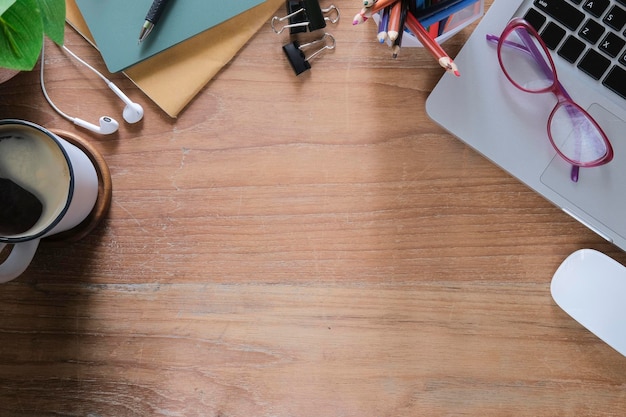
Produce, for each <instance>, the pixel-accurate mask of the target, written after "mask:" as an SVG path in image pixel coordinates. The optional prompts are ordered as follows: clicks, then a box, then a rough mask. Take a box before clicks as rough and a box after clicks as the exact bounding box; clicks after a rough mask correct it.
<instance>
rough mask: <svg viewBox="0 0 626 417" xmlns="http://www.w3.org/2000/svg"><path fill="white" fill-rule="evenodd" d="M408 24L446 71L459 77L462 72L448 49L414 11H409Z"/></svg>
mask: <svg viewBox="0 0 626 417" xmlns="http://www.w3.org/2000/svg"><path fill="white" fill-rule="evenodd" d="M406 26H407V27H408V28H409V30H410V31H411V32H413V34H414V35H415V37H416V38H417V39H418V40H419V41H420V42H421V43H422V45H424V48H426V49H427V50H428V51H429V52H430V53H431V54H432V56H433V57H435V59H436V60H437V61H438V62H439V65H441V66H442V67H443V68H445V70H446V71H448V72H451V73H453V74H454V75H456V76H457V77H459V76H460V75H461V74H460V73H459V69H458V68H457V66H456V64H455V63H454V61H453V60H452V58H450V57H449V56H448V54H447V53H446V51H444V50H443V48H442V47H441V45H439V44H438V43H437V41H436V40H435V39H433V37H432V36H430V34H429V33H428V32H427V31H426V29H424V26H422V24H421V23H420V22H419V20H417V19H416V18H415V16H413V14H412V13H410V12H409V13H407V15H406Z"/></svg>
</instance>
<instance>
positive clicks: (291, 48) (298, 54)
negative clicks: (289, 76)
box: [283, 33, 336, 75]
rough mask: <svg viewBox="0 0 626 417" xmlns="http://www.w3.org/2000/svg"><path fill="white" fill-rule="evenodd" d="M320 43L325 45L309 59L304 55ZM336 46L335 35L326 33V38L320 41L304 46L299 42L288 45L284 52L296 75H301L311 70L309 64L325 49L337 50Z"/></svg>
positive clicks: (284, 47)
mask: <svg viewBox="0 0 626 417" xmlns="http://www.w3.org/2000/svg"><path fill="white" fill-rule="evenodd" d="M320 43H323V44H324V45H323V46H322V47H321V48H319V49H318V50H317V51H315V52H314V53H312V54H311V55H310V56H309V57H308V58H307V57H306V55H305V53H304V49H306V48H309V47H311V46H314V45H317V44H320ZM335 44H336V42H335V38H334V37H333V35H331V34H329V33H324V36H322V37H321V38H320V39H318V40H315V41H312V42H309V43H305V44H302V45H300V44H299V43H298V42H297V41H293V42H291V43H288V44H287V45H284V46H283V51H284V52H285V55H287V59H288V60H289V63H290V64H291V67H292V68H293V70H294V72H295V73H296V75H300V74H302V73H303V72H305V71H307V70H309V69H311V64H310V63H309V61H310V60H312V59H313V58H315V57H316V56H318V55H319V54H320V53H322V52H323V51H324V50H325V49H335Z"/></svg>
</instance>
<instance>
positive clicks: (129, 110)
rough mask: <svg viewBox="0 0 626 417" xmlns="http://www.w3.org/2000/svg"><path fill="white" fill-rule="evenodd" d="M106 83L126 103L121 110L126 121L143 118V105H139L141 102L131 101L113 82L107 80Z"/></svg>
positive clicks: (134, 121) (135, 120)
mask: <svg viewBox="0 0 626 417" xmlns="http://www.w3.org/2000/svg"><path fill="white" fill-rule="evenodd" d="M107 85H108V86H109V88H110V89H111V90H112V91H113V92H114V93H115V94H116V95H117V96H118V97H119V98H120V99H122V101H123V102H124V103H125V104H126V107H124V111H123V112H122V116H123V117H124V120H126V121H127V122H128V123H137V122H138V121H140V120H141V119H142V118H143V107H141V104H139V103H134V102H132V101H131V100H130V99H129V98H128V96H126V94H124V93H123V92H122V90H120V89H119V88H118V87H117V86H116V85H115V84H113V82H111V81H109V82H107Z"/></svg>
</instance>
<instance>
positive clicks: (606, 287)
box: [550, 249, 626, 356]
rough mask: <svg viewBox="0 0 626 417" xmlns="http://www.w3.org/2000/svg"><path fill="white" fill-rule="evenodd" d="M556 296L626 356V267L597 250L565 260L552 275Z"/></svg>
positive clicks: (567, 309) (562, 306) (585, 251)
mask: <svg viewBox="0 0 626 417" xmlns="http://www.w3.org/2000/svg"><path fill="white" fill-rule="evenodd" d="M550 291H551V293H552V298H554V301H555V302H556V303H557V304H558V306H559V307H561V308H562V309H563V310H564V311H565V312H566V313H567V314H569V315H570V316H571V317H572V318H573V319H574V320H576V321H577V322H579V323H580V324H582V325H583V326H585V327H586V328H587V329H589V331H591V332H592V333H593V334H595V335H596V336H598V337H599V338H600V339H602V340H603V341H605V342H606V343H607V344H608V345H609V346H611V347H612V348H613V349H615V350H617V351H618V352H619V353H621V354H622V355H624V356H626V268H625V267H624V266H623V265H622V264H620V263H619V262H617V261H615V260H614V259H612V258H610V257H608V256H606V255H604V254H603V253H601V252H598V251H596V250H593V249H581V250H578V251H576V252H574V253H572V254H571V255H570V256H568V257H567V259H565V261H563V263H562V264H561V265H560V266H559V268H558V269H557V271H556V272H555V273H554V277H552V284H551V286H550Z"/></svg>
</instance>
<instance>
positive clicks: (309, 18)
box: [271, 0, 339, 35]
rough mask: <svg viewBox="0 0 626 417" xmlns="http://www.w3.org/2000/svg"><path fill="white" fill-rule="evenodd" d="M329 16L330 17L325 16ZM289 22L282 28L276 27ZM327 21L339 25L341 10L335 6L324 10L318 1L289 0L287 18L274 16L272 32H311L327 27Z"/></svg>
mask: <svg viewBox="0 0 626 417" xmlns="http://www.w3.org/2000/svg"><path fill="white" fill-rule="evenodd" d="M324 14H329V15H330V16H324ZM285 20H288V23H287V24H286V25H284V26H282V27H281V28H277V27H276V23H277V22H283V21H285ZM326 21H329V22H330V23H337V22H338V21H339V9H337V7H335V6H334V5H331V6H330V7H328V8H326V9H322V8H321V7H320V4H319V3H318V0H287V16H283V17H278V16H274V17H273V18H272V21H271V25H272V30H273V31H274V32H275V33H282V32H283V30H285V29H289V33H291V34H292V35H293V34H296V33H300V32H306V31H307V29H308V30H309V32H313V31H314V30H318V29H322V28H325V27H326Z"/></svg>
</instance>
